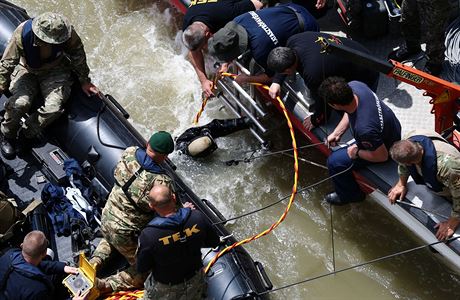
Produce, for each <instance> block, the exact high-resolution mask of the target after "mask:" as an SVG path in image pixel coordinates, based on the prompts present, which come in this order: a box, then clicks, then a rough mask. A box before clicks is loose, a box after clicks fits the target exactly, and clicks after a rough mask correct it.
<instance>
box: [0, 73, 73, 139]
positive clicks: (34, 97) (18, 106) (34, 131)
mask: <svg viewBox="0 0 460 300" xmlns="http://www.w3.org/2000/svg"><path fill="white" fill-rule="evenodd" d="M72 84H73V80H72V76H71V73H70V70H68V69H53V70H48V71H41V72H39V73H30V72H29V71H27V69H26V68H24V67H23V66H21V65H18V66H17V67H16V69H15V70H14V73H13V75H12V83H11V87H10V91H11V93H12V94H13V95H12V96H11V97H10V98H9V99H8V101H7V102H6V103H5V119H4V121H3V122H2V124H1V132H2V133H3V134H4V135H5V136H6V137H8V138H15V137H16V136H17V132H18V130H19V128H20V126H21V124H20V122H21V118H23V117H25V116H26V114H27V113H29V110H30V109H31V107H33V106H39V105H38V103H37V101H39V99H41V97H40V94H41V96H43V99H44V103H43V104H42V105H41V106H39V107H38V109H37V111H35V112H33V113H31V114H30V116H29V117H28V118H27V119H26V122H25V124H24V125H25V127H26V129H25V131H24V135H25V136H26V137H28V138H33V137H36V136H37V135H39V133H40V132H41V130H42V129H43V128H45V127H46V126H48V125H49V124H51V123H52V122H53V121H54V120H56V119H57V118H58V117H59V116H60V115H61V114H62V113H63V112H64V108H63V106H64V103H65V102H66V101H67V99H68V98H69V97H70V92H71V87H72Z"/></svg>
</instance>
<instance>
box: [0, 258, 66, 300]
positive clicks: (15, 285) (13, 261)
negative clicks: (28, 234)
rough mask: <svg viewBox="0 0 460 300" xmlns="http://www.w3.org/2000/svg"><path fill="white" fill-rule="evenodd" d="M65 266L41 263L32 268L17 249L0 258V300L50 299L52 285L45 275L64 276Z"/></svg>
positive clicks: (56, 263)
mask: <svg viewBox="0 0 460 300" xmlns="http://www.w3.org/2000/svg"><path fill="white" fill-rule="evenodd" d="M64 267H65V264H64V263H62V262H55V261H42V262H41V263H40V264H39V265H38V266H34V265H32V264H30V263H28V262H26V261H25V259H24V257H23V256H22V254H21V251H20V250H18V249H14V250H10V251H8V252H7V253H5V254H4V255H3V256H2V257H0V300H4V299H10V300H13V299H14V300H41V299H44V300H45V299H52V294H53V291H54V287H53V283H52V282H51V280H50V279H49V277H48V276H47V275H51V274H64Z"/></svg>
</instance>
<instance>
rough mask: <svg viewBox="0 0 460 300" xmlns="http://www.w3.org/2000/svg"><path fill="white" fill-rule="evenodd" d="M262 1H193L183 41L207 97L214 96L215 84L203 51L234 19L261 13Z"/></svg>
mask: <svg viewBox="0 0 460 300" xmlns="http://www.w3.org/2000/svg"><path fill="white" fill-rule="evenodd" d="M262 6H263V4H262V2H261V1H259V0H215V1H196V0H193V1H192V2H191V4H190V7H189V8H188V10H187V13H186V14H185V16H184V23H183V25H182V30H183V31H184V32H183V34H182V41H183V43H184V45H185V46H186V47H187V48H188V49H189V50H190V52H189V58H190V61H191V63H192V65H193V67H194V68H195V71H196V73H197V75H198V79H199V80H200V83H201V88H202V89H203V92H204V94H205V95H206V96H207V97H209V96H211V95H212V81H211V80H209V79H208V77H207V76H206V69H205V66H204V57H203V52H202V51H203V49H206V48H207V41H208V39H209V38H210V37H211V36H212V35H213V34H214V33H215V32H216V31H218V30H219V29H221V28H222V27H224V26H225V24H227V23H228V22H230V21H231V20H233V19H234V18H235V17H237V16H239V15H241V14H243V13H245V12H248V11H252V10H258V9H261V8H262Z"/></svg>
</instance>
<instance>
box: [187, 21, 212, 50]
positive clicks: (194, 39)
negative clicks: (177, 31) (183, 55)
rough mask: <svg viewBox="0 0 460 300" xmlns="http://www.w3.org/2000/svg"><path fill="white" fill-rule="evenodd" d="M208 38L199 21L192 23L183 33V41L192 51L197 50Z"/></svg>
mask: <svg viewBox="0 0 460 300" xmlns="http://www.w3.org/2000/svg"><path fill="white" fill-rule="evenodd" d="M205 40H206V31H205V29H204V28H203V26H202V25H201V24H200V23H198V22H193V23H192V24H190V25H189V26H188V27H187V28H186V29H185V30H184V32H183V33H182V42H183V43H184V45H185V47H187V49H189V50H190V51H195V50H197V49H198V48H199V47H200V46H201V45H203V43H204V42H205Z"/></svg>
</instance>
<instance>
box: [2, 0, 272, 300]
mask: <svg viewBox="0 0 460 300" xmlns="http://www.w3.org/2000/svg"><path fill="white" fill-rule="evenodd" d="M28 18H29V17H28V16H27V13H26V11H25V10H24V9H22V8H20V7H18V6H16V5H14V4H12V3H9V2H7V1H4V0H0V54H1V53H3V51H4V49H5V47H6V44H7V42H8V40H9V38H10V37H11V34H12V32H13V31H14V29H15V28H16V26H17V25H19V24H20V23H21V22H22V21H24V20H26V19H28ZM6 100H7V97H6V96H5V95H1V99H0V102H1V103H0V107H3V104H4V102H5V101H6ZM128 118H129V114H128V113H127V112H126V111H125V110H124V109H123V107H122V106H121V105H120V104H119V103H118V102H117V101H116V100H115V99H114V98H113V97H111V96H110V95H106V96H105V97H104V98H103V99H102V100H100V99H99V98H97V97H96V98H88V97H87V96H85V95H84V94H83V92H82V91H81V89H80V88H79V86H78V85H76V86H74V88H73V91H72V95H71V98H70V101H68V106H67V107H66V113H65V114H64V115H63V116H62V117H61V118H60V119H59V120H58V121H56V122H55V123H54V124H52V126H50V127H49V130H47V132H46V133H45V135H46V140H44V141H42V143H40V144H39V145H36V146H34V147H33V148H32V150H31V151H30V152H28V153H22V154H21V155H19V156H17V157H16V158H15V159H13V160H6V159H3V161H4V162H5V164H6V165H8V167H9V168H10V169H11V172H10V175H9V176H8V185H9V192H10V194H11V195H14V196H15V198H16V199H17V200H18V202H19V206H20V207H21V206H22V207H24V206H26V205H27V204H28V202H30V201H31V200H32V199H38V198H40V193H41V191H42V188H43V186H44V184H45V183H47V182H50V183H53V184H62V181H61V180H62V178H63V176H65V174H63V168H62V163H63V160H64V159H65V158H74V159H76V160H77V161H78V162H79V163H80V164H82V165H85V164H86V165H87V166H89V168H90V169H91V170H92V176H91V178H90V179H91V185H92V189H93V190H94V191H96V192H97V194H98V195H99V198H100V199H106V197H107V196H108V193H109V192H110V190H111V189H112V186H113V184H114V178H113V170H114V167H115V165H116V163H117V162H118V160H119V158H120V156H121V153H122V151H123V150H124V149H125V148H127V147H128V146H132V145H136V146H141V147H142V146H144V145H145V144H146V141H145V139H144V138H143V137H142V136H141V135H140V134H139V133H138V132H137V131H136V130H135V128H134V127H133V126H132V125H131V123H130V122H129V121H128ZM162 167H163V168H164V169H165V170H166V172H167V173H168V174H169V175H170V176H171V177H172V178H173V179H174V181H175V185H176V188H177V193H178V196H179V199H180V200H181V201H182V202H185V201H190V202H192V203H193V204H194V205H195V207H196V208H197V209H199V210H200V211H202V212H203V213H204V214H205V215H206V216H207V217H208V218H209V220H210V222H211V223H216V222H221V221H223V220H224V217H223V216H222V215H221V214H220V213H219V211H217V210H216V208H215V207H214V206H213V205H212V202H211V201H209V200H205V199H200V198H199V197H198V196H197V195H195V194H194V193H193V192H192V191H191V190H190V188H189V187H187V186H186V185H185V184H184V182H183V181H182V179H181V178H180V177H179V176H178V175H177V174H176V173H175V172H174V169H175V166H174V165H173V163H172V162H171V161H169V160H168V161H166V162H165V163H164V164H163V165H162ZM97 206H98V209H101V208H102V206H103V203H99V204H97ZM33 214H34V216H35V219H34V218H32V219H31V220H30V224H29V225H30V226H29V228H30V229H39V230H43V231H46V232H45V233H46V234H47V235H48V238H49V239H50V241H51V242H52V243H51V244H52V246H53V248H54V249H53V250H54V251H55V259H59V260H61V261H69V260H72V259H73V258H74V257H75V256H77V255H78V253H77V252H78V251H79V250H81V249H79V248H80V247H81V246H82V245H81V241H80V242H78V241H75V240H74V237H73V235H71V236H69V237H57V236H56V235H55V231H54V230H53V226H51V225H50V224H51V223H50V220H49V218H48V216H47V214H46V211H44V210H43V207H42V206H39V207H38V208H37V209H35V211H34V213H33ZM34 220H35V221H34ZM215 228H216V230H217V232H218V234H219V235H220V236H222V237H227V239H226V242H225V244H226V245H230V244H232V243H234V242H235V239H234V238H233V237H232V236H231V234H230V233H229V232H228V231H227V229H226V228H225V227H224V226H223V225H216V226H215ZM19 234H20V233H18V235H19ZM17 240H18V241H20V238H19V237H18V238H17ZM88 242H89V243H91V244H92V245H91V247H90V248H94V244H96V243H97V239H95V240H93V241H88ZM226 245H222V246H221V247H219V248H222V247H225V246H226ZM3 246H5V245H3ZM9 246H15V245H14V244H13V245H9ZM218 250H219V249H215V250H213V249H203V264H204V265H206V264H207V263H208V262H209V261H210V260H211V259H212V258H213V257H214V256H215V255H216V253H217V252H218ZM207 281H208V297H209V298H210V299H235V298H238V299H250V298H260V297H259V296H257V295H258V294H259V293H261V292H264V291H267V290H269V289H271V287H272V284H271V283H270V280H269V278H268V277H267V275H266V274H265V272H264V269H263V266H262V264H260V263H258V262H255V261H253V259H252V258H251V256H250V255H249V254H248V252H247V251H246V250H245V249H244V248H242V247H237V248H236V249H234V250H233V251H231V252H229V253H227V254H225V255H224V256H223V257H221V258H219V260H218V262H217V263H216V264H215V265H214V266H213V267H212V269H211V270H210V272H208V276H207ZM262 298H263V297H262Z"/></svg>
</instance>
